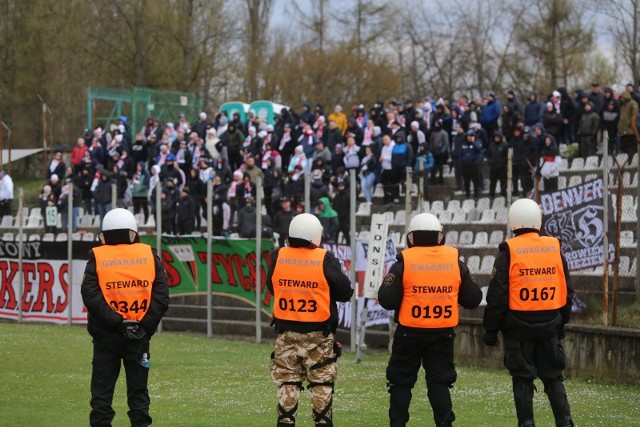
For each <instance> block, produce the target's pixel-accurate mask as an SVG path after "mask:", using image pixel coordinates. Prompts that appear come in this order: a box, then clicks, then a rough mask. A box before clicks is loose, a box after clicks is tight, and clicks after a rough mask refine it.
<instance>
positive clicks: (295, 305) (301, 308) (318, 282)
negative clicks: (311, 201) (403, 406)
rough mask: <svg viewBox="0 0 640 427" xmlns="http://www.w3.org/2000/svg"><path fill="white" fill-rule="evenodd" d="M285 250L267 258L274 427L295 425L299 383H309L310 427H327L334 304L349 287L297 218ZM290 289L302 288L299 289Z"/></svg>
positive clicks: (313, 229) (310, 225)
mask: <svg viewBox="0 0 640 427" xmlns="http://www.w3.org/2000/svg"><path fill="white" fill-rule="evenodd" d="M288 235H289V237H288V243H289V246H288V247H281V248H279V249H277V250H275V251H274V252H273V253H272V255H271V259H272V262H271V265H270V266H269V272H268V273H267V282H266V285H267V288H268V289H269V291H271V293H272V294H273V295H274V298H275V300H274V302H275V304H274V311H273V313H274V325H275V331H276V333H277V334H278V337H277V339H276V343H275V349H274V352H273V353H272V354H271V367H270V370H271V377H272V378H273V380H274V381H275V383H276V384H277V385H278V409H277V414H278V420H277V426H278V427H286V426H292V425H295V423H296V415H297V409H298V400H299V398H300V392H301V390H302V389H303V386H302V383H303V381H305V380H306V381H308V382H309V386H308V388H309V392H310V394H311V404H312V406H313V409H312V414H313V420H314V421H315V425H316V426H327V427H331V426H333V421H332V420H333V408H332V406H333V387H334V382H335V380H336V377H337V372H338V369H337V363H336V362H337V358H338V357H339V356H340V351H339V350H340V347H339V345H338V344H337V343H336V341H335V332H336V329H337V326H338V319H339V316H338V307H337V304H336V302H337V301H339V302H345V301H349V299H350V298H351V296H352V295H353V290H352V289H351V282H350V280H349V278H348V277H347V276H346V275H345V274H344V273H343V272H342V268H341V266H340V263H339V262H338V260H337V259H336V258H335V257H334V255H333V254H332V253H331V252H329V251H327V250H325V249H320V248H319V247H318V246H319V245H320V240H321V238H322V225H321V224H320V221H319V220H318V219H317V218H316V217H315V216H313V215H311V214H306V213H303V214H300V215H297V216H296V217H294V218H293V220H292V221H291V225H290V226H289V233H288ZM294 283H305V284H309V285H308V286H306V287H304V288H301V287H296V286H293V285H292V284H294Z"/></svg>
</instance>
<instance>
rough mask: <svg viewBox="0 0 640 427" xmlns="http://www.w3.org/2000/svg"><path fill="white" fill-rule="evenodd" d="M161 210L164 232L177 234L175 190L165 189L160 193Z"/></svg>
mask: <svg viewBox="0 0 640 427" xmlns="http://www.w3.org/2000/svg"><path fill="white" fill-rule="evenodd" d="M160 210H161V213H162V232H163V233H167V234H176V230H175V224H176V222H175V219H176V201H175V200H174V197H173V189H168V188H164V189H163V190H162V192H161V193H160Z"/></svg>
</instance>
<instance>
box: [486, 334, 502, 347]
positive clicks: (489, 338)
mask: <svg viewBox="0 0 640 427" xmlns="http://www.w3.org/2000/svg"><path fill="white" fill-rule="evenodd" d="M482 340H483V341H484V343H485V344H486V345H488V346H489V347H495V346H497V345H498V334H496V333H495V332H489V331H486V332H485V333H484V337H483V338H482Z"/></svg>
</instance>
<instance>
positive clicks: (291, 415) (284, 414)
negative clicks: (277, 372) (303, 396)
mask: <svg viewBox="0 0 640 427" xmlns="http://www.w3.org/2000/svg"><path fill="white" fill-rule="evenodd" d="M285 386H294V387H297V388H298V392H297V396H296V397H295V400H296V403H295V405H294V406H293V408H291V409H289V410H286V409H285V408H284V407H283V406H282V405H281V402H278V425H281V424H283V425H287V424H295V423H296V412H297V411H298V402H297V400H298V398H299V397H300V394H299V392H300V391H302V390H304V387H303V386H302V382H300V381H286V382H283V383H282V384H280V385H279V388H282V387H285ZM294 390H295V388H294ZM294 393H296V392H295V391H294ZM285 420H289V421H291V422H290V423H286V422H284V421H285Z"/></svg>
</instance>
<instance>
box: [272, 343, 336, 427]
mask: <svg viewBox="0 0 640 427" xmlns="http://www.w3.org/2000/svg"><path fill="white" fill-rule="evenodd" d="M334 340H335V338H334V336H333V334H330V335H329V336H324V334H323V333H322V332H310V333H306V334H302V333H298V332H291V331H287V332H284V333H282V334H280V335H278V338H277V339H276V346H275V351H274V352H273V355H272V356H273V357H272V359H271V377H272V378H273V380H274V381H275V382H276V384H278V425H295V417H296V412H297V410H298V400H299V399H300V391H301V390H304V387H303V386H302V383H303V381H305V380H306V381H308V382H309V385H308V386H307V388H308V389H309V390H310V400H311V405H312V407H313V411H312V412H313V419H314V421H315V423H316V425H326V426H332V425H333V423H332V421H331V420H332V414H333V411H332V408H331V406H332V403H333V384H334V382H335V380H336V376H337V373H338V369H337V366H336V363H335V356H334V352H333V344H334Z"/></svg>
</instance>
